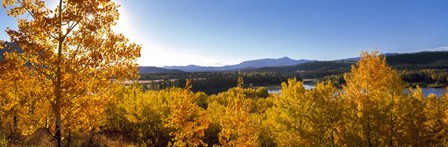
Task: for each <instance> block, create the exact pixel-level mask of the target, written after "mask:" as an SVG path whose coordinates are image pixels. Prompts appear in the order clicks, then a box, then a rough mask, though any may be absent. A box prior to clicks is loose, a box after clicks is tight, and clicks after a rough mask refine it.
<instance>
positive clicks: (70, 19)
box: [0, 0, 448, 146]
mask: <svg viewBox="0 0 448 147" xmlns="http://www.w3.org/2000/svg"><path fill="white" fill-rule="evenodd" d="M2 4H3V5H2V6H3V7H4V8H7V11H8V15H10V16H13V17H16V18H17V20H18V30H10V29H8V30H7V33H8V35H9V36H10V37H11V41H10V42H12V45H11V44H6V43H2V42H0V45H1V47H3V46H5V47H6V48H7V49H5V50H7V52H6V53H5V54H4V59H1V61H0V83H1V84H0V143H2V144H0V146H4V145H6V144H8V143H12V144H14V143H18V144H20V143H21V142H22V144H23V140H24V138H27V137H30V136H36V133H38V132H45V133H46V134H48V135H49V136H51V137H53V138H54V143H55V144H56V145H57V146H62V145H70V144H71V143H72V142H74V141H73V138H76V137H78V138H79V136H83V134H89V135H88V136H91V135H94V134H100V135H104V136H107V137H108V138H110V139H111V140H121V141H123V142H126V143H129V144H135V145H150V146H205V145H209V146H211V145H218V146H379V145H389V146H443V145H445V144H448V140H447V139H448V116H447V115H448V107H447V106H448V103H447V101H448V94H445V95H443V96H440V97H437V96H436V95H433V94H432V95H429V96H428V97H424V95H423V93H422V90H421V89H420V88H417V89H415V90H414V89H409V92H408V94H405V93H403V90H404V89H405V84H404V83H403V82H402V80H401V77H400V76H399V74H398V73H397V71H395V70H393V69H392V68H390V67H389V66H387V65H386V62H385V58H384V57H382V56H380V55H379V54H378V52H372V53H370V54H369V53H367V52H364V53H362V55H361V58H362V59H361V60H360V61H359V63H358V64H356V65H354V66H353V67H352V70H351V72H350V73H347V74H345V76H344V78H345V80H346V81H347V84H346V85H344V86H343V87H342V89H337V88H335V87H334V86H333V85H332V83H329V82H323V83H319V84H317V85H316V87H315V88H313V89H311V90H305V88H304V85H303V83H302V82H300V81H296V80H294V79H291V80H289V81H287V82H285V83H283V84H282V86H281V87H282V89H281V94H271V95H266V94H265V93H263V92H262V91H261V92H260V90H253V89H248V88H244V87H243V81H242V80H241V79H240V80H239V82H238V83H239V84H238V85H237V86H236V87H235V88H232V89H230V90H228V91H226V92H222V93H219V94H216V95H210V96H208V95H206V94H204V93H202V92H198V93H193V92H192V91H191V90H190V89H191V87H190V86H189V85H190V84H189V83H187V84H186V85H187V86H186V87H185V88H184V89H182V88H169V89H164V90H160V91H143V90H142V89H141V88H140V87H139V86H138V85H131V86H124V85H122V84H120V81H122V80H123V79H127V78H135V77H136V75H137V64H136V62H135V60H136V58H138V57H139V52H140V46H139V45H136V44H133V43H130V42H129V40H128V39H126V37H124V36H123V35H122V34H116V33H114V32H113V31H112V30H111V27H112V26H113V25H114V24H115V23H116V20H117V19H118V17H119V14H118V11H117V7H118V6H117V5H116V4H115V3H114V2H112V1H110V0H73V1H66V0H60V3H59V5H58V6H57V8H55V9H54V10H50V9H47V8H45V4H44V2H43V1H41V0H17V1H15V0H3V3H2ZM25 14H27V15H29V16H30V17H32V18H29V19H24V18H23V17H21V16H23V15H25ZM93 19H94V20H95V21H93ZM266 96H267V97H266ZM84 136H85V135H84ZM90 138H93V136H91V137H90ZM90 140H92V139H90Z"/></svg>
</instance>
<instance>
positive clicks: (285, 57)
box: [279, 56, 292, 60]
mask: <svg viewBox="0 0 448 147" xmlns="http://www.w3.org/2000/svg"><path fill="white" fill-rule="evenodd" d="M279 59H287V60H292V59H291V58H289V57H287V56H284V57H281V58H279Z"/></svg>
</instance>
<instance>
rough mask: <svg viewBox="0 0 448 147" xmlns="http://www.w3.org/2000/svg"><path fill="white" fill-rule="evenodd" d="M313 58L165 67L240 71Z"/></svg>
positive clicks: (285, 64)
mask: <svg viewBox="0 0 448 147" xmlns="http://www.w3.org/2000/svg"><path fill="white" fill-rule="evenodd" d="M311 61H313V60H304V59H301V60H294V59H291V58H288V57H283V58H278V59H271V58H266V59H258V60H249V61H244V62H241V63H239V64H235V65H226V66H219V67H213V66H198V65H188V66H164V67H163V68H165V69H178V70H182V71H186V72H207V71H238V70H246V69H255V68H260V67H276V66H290V65H297V64H302V63H306V62H311Z"/></svg>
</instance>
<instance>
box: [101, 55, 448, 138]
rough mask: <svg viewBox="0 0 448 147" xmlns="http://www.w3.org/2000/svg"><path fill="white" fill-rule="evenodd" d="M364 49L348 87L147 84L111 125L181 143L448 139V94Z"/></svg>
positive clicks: (129, 97) (125, 99) (121, 104)
mask: <svg viewBox="0 0 448 147" xmlns="http://www.w3.org/2000/svg"><path fill="white" fill-rule="evenodd" d="M361 57H362V59H361V60H360V61H359V63H358V64H356V65H355V66H353V67H352V70H351V72H350V73H347V74H345V75H344V78H345V80H346V81H347V84H346V85H344V86H343V88H342V89H337V88H335V87H334V86H333V85H332V84H331V83H328V82H323V83H319V84H317V85H316V87H315V88H313V89H311V90H305V88H304V85H303V83H302V82H300V81H296V80H294V79H291V80H289V81H288V82H285V83H283V84H282V89H281V94H271V95H270V96H269V97H267V98H263V97H260V96H259V94H258V93H257V92H256V91H255V90H253V89H245V88H243V86H242V82H241V81H240V82H239V83H240V84H239V85H238V86H237V87H236V88H232V89H230V90H228V91H226V92H222V93H219V94H217V95H211V96H207V95H205V94H204V93H201V92H199V93H192V92H191V91H189V90H188V87H187V88H186V89H179V88H170V89H166V90H161V91H146V92H143V91H142V90H140V88H138V87H131V88H125V87H122V88H121V89H120V90H119V91H117V93H116V96H117V97H116V98H117V99H116V100H117V101H115V103H114V104H112V106H113V109H112V112H113V113H111V114H107V115H110V117H109V118H111V120H109V122H108V123H106V124H107V125H106V127H105V132H115V133H117V132H118V133H119V134H122V135H124V137H125V138H126V137H128V138H129V139H133V140H132V141H134V142H139V143H148V144H152V145H154V144H155V145H167V144H169V145H176V146H197V145H204V143H205V144H208V145H209V146H210V145H221V146H378V145H380V146H382V145H388V146H443V145H446V144H447V141H448V140H447V139H448V132H447V131H448V116H447V115H448V103H447V101H448V94H445V95H444V96H441V97H437V96H436V95H434V94H430V95H429V96H427V97H424V95H423V93H422V90H421V88H417V89H408V90H409V92H408V93H403V90H405V85H404V83H403V82H402V80H401V78H400V77H399V73H398V72H397V71H395V70H393V69H392V68H390V67H389V66H387V65H386V62H385V58H384V57H382V56H380V55H379V54H378V53H377V52H372V53H370V54H369V53H367V52H364V53H363V54H362V55H361ZM187 85H188V84H187ZM126 134H132V135H131V136H126Z"/></svg>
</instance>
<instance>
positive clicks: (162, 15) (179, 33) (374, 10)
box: [0, 0, 448, 66]
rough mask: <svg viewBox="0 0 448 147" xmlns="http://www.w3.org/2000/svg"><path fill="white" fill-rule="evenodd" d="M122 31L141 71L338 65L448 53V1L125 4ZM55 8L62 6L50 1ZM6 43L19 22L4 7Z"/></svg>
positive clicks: (140, 0) (174, 0)
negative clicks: (375, 54) (364, 57)
mask: <svg viewBox="0 0 448 147" xmlns="http://www.w3.org/2000/svg"><path fill="white" fill-rule="evenodd" d="M118 3H120V4H121V5H122V7H121V8H120V13H121V17H120V21H119V22H118V26H117V27H116V28H115V30H116V31H119V32H122V33H124V34H125V35H126V36H127V37H129V38H130V39H131V40H132V41H134V42H136V43H139V44H142V52H141V55H142V57H141V58H140V59H139V61H138V62H139V63H140V65H142V66H165V65H190V64H195V65H203V66H222V65H229V64H237V63H240V62H242V61H245V60H253V59H261V58H280V57H284V56H287V57H290V58H293V59H312V60H333V59H342V58H349V57H356V56H358V55H359V54H360V52H361V51H362V50H373V49H374V48H378V49H379V51H380V52H383V53H402V52H417V51H423V50H441V49H442V50H443V49H445V50H446V49H448V1H446V0H433V1H421V0H397V1H388V0H366V1H357V0H344V1H333V0H317V1H301V0H300V1H289V0H281V1H271V0H215V1H209V0H191V1H185V0H171V1H166V0H150V1H147V0H132V1H124V0H119V1H118ZM47 5H49V6H55V5H56V4H54V2H53V3H52V2H51V1H49V4H47ZM0 20H1V23H0V30H2V31H1V32H0V40H9V37H8V36H7V35H6V33H5V32H4V30H5V29H6V27H10V28H13V29H16V22H15V20H14V19H12V18H11V17H8V16H6V13H5V10H4V9H1V10H0Z"/></svg>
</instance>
